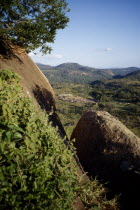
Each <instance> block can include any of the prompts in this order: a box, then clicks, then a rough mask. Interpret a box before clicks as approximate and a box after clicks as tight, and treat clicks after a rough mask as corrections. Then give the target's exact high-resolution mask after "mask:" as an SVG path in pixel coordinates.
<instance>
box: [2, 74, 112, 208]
mask: <svg viewBox="0 0 140 210" xmlns="http://www.w3.org/2000/svg"><path fill="white" fill-rule="evenodd" d="M19 80H20V78H19V76H18V75H17V74H16V73H13V72H12V71H10V70H3V71H0V209H2V210H3V209H6V210H10V209H14V210H19V209H24V210H32V209H36V210H37V209H47V210H49V209H50V210H52V209H54V210H58V209H60V210H62V209H66V210H70V209H73V204H74V202H75V200H76V197H77V196H79V197H80V198H81V199H82V201H83V203H84V205H85V208H86V209H96V210H97V209H98V210H99V209H116V204H115V202H114V200H112V201H107V200H106V197H105V193H106V191H105V189H104V188H103V186H102V185H99V184H98V182H97V181H93V182H92V181H90V180H89V179H88V180H87V181H84V182H83V176H80V175H78V172H77V166H76V163H75V161H73V154H72V152H71V151H70V150H68V149H67V147H66V145H65V144H64V141H63V139H61V138H60V137H59V135H58V132H57V129H56V128H54V127H52V125H51V123H49V122H48V115H47V114H46V113H45V112H44V111H42V110H41V109H40V108H39V107H37V106H36V105H34V103H33V102H32V101H31V100H30V99H29V98H25V97H24V96H23V94H22V89H21V87H20V84H19Z"/></svg>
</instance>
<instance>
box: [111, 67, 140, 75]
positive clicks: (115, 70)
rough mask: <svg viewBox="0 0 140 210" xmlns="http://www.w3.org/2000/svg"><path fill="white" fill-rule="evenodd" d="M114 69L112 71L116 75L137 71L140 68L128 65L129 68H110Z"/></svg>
mask: <svg viewBox="0 0 140 210" xmlns="http://www.w3.org/2000/svg"><path fill="white" fill-rule="evenodd" d="M109 70H111V71H112V73H114V75H115V77H116V76H118V77H119V76H125V75H127V74H129V73H131V72H135V71H138V70H140V68H138V67H128V68H113V69H109ZM107 71H108V70H107Z"/></svg>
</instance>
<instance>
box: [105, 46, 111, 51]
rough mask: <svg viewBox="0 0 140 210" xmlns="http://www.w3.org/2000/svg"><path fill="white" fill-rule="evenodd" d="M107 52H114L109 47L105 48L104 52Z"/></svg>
mask: <svg viewBox="0 0 140 210" xmlns="http://www.w3.org/2000/svg"><path fill="white" fill-rule="evenodd" d="M104 51H105V52H109V51H112V48H110V47H107V48H105V50H104Z"/></svg>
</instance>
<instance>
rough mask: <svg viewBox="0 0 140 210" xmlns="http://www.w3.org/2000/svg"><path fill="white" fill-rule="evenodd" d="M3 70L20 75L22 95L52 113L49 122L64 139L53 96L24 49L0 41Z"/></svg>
mask: <svg viewBox="0 0 140 210" xmlns="http://www.w3.org/2000/svg"><path fill="white" fill-rule="evenodd" d="M3 69H11V70H13V71H14V72H16V73H18V74H19V75H20V77H21V86H22V88H23V92H24V94H25V95H26V96H28V97H30V98H32V99H33V100H34V101H35V103H36V104H39V105H40V106H41V108H42V109H44V110H45V111H46V112H47V113H50V112H52V115H51V116H50V120H51V121H52V122H53V124H54V126H58V128H59V133H60V135H61V136H62V137H64V136H65V135H66V133H65V131H64V128H63V126H62V124H61V122H60V120H59V118H58V116H57V114H56V112H55V110H56V108H55V95H54V91H53V89H52V87H51V85H50V83H49V81H48V79H47V78H46V77H45V76H44V74H43V73H42V72H41V71H40V69H39V68H38V67H37V66H36V64H35V63H34V62H33V61H32V59H31V58H30V57H29V56H28V54H27V53H26V52H25V50H24V49H21V48H19V47H18V46H16V45H12V44H11V43H9V42H8V41H4V40H0V70H3Z"/></svg>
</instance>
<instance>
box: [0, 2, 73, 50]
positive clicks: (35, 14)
mask: <svg viewBox="0 0 140 210" xmlns="http://www.w3.org/2000/svg"><path fill="white" fill-rule="evenodd" d="M67 6H68V5H67V2H66V0H34V1H32V0H4V1H1V2H0V35H1V37H4V38H5V39H10V40H11V41H12V42H14V43H16V44H17V45H19V46H21V47H24V48H25V49H26V50H28V51H30V50H34V49H36V48H38V47H41V51H42V53H47V52H50V51H51V47H50V46H49V45H48V43H53V42H54V40H55V36H56V32H57V29H64V28H65V27H66V25H67V23H68V21H69V18H68V17H67V16H66V13H67V12H68V11H69V9H68V7H67Z"/></svg>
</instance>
